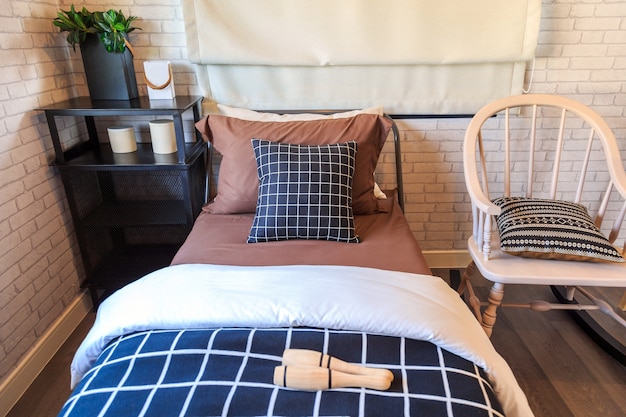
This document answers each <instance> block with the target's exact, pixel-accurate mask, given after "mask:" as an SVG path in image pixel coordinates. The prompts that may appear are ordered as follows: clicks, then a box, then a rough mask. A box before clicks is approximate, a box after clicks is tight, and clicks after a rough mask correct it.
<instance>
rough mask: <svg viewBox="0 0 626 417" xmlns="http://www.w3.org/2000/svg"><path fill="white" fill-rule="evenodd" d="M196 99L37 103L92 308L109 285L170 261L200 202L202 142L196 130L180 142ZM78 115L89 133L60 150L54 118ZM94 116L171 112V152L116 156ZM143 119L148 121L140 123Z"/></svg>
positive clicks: (145, 147)
mask: <svg viewBox="0 0 626 417" xmlns="http://www.w3.org/2000/svg"><path fill="white" fill-rule="evenodd" d="M201 102H202V97H200V96H182V97H176V98H175V99H173V100H153V101H150V100H149V99H148V98H147V97H140V98H138V99H134V100H128V101H91V100H90V99H89V98H88V97H80V98H76V99H71V100H67V101H64V102H61V103H57V104H54V105H51V106H47V107H44V108H41V109H39V110H42V111H44V112H45V115H46V119H47V121H48V126H49V128H50V135H51V137H52V142H53V144H54V149H55V154H56V162H55V164H56V166H57V167H58V168H59V171H60V173H61V178H62V181H63V185H64V187H65V192H66V194H67V199H68V202H69V207H70V211H71V213H72V219H73V221H74V227H75V229H76V236H77V239H78V243H79V246H80V251H81V255H82V258H83V262H84V264H85V272H86V279H85V281H84V282H83V286H84V287H87V288H89V290H90V293H91V297H92V300H93V303H94V308H96V307H97V306H98V304H99V303H100V301H101V300H102V299H103V298H104V297H106V295H108V293H110V292H111V291H113V290H115V289H117V288H120V287H121V286H123V285H125V284H127V283H129V282H131V281H133V280H135V279H137V278H140V277H141V276H143V275H145V274H147V273H149V272H152V271H155V270H156V269H159V268H161V267H164V266H167V265H169V263H170V262H171V260H172V257H173V256H174V254H175V253H176V251H177V250H178V248H179V247H180V245H181V244H182V243H183V242H184V240H185V238H186V236H187V234H188V233H189V231H190V230H191V227H192V225H193V222H194V220H195V218H196V216H197V215H198V214H199V212H200V210H201V208H202V204H203V203H204V201H205V192H206V185H205V182H206V162H207V161H206V157H207V156H206V155H207V146H206V144H205V143H204V142H203V140H202V137H201V135H200V133H199V132H197V131H196V133H195V137H194V139H195V141H194V142H187V143H186V142H185V137H184V130H183V113H185V112H187V111H192V112H193V121H194V122H195V121H197V120H198V119H199V118H200V113H201V108H200V107H201ZM63 116H83V117H84V120H85V123H86V126H87V131H88V139H87V140H84V141H82V142H79V143H77V144H75V145H73V146H72V147H70V148H68V149H64V148H63V144H62V143H61V140H60V136H59V131H58V128H57V118H58V117H63ZM98 116H137V117H139V116H164V118H170V117H171V118H172V119H173V121H174V130H175V132H176V142H177V148H178V150H177V152H175V153H172V154H165V155H163V154H161V155H158V154H154V153H153V152H152V147H151V145H150V144H149V143H147V144H138V145H137V151H136V152H132V153H126V154H116V153H113V152H112V151H111V147H110V145H109V144H108V143H100V142H99V140H98V135H97V132H96V125H95V121H94V118H95V117H98ZM147 123H148V122H147V121H146V124H147Z"/></svg>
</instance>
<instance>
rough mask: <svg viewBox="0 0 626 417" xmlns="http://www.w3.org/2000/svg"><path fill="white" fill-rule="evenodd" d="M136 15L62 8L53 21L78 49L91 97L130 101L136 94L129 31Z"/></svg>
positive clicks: (113, 11)
mask: <svg viewBox="0 0 626 417" xmlns="http://www.w3.org/2000/svg"><path fill="white" fill-rule="evenodd" d="M136 19H137V17H135V16H129V17H126V16H125V15H124V13H122V11H121V10H117V11H116V10H113V9H111V10H108V11H106V12H90V11H88V10H87V9H86V8H84V7H83V8H82V10H80V11H77V10H76V9H75V8H74V5H72V6H71V7H70V10H66V11H64V10H61V11H59V12H58V13H57V17H56V18H55V19H54V20H53V22H52V23H53V24H54V25H55V26H57V27H58V28H59V29H60V30H61V31H62V32H68V34H67V42H68V43H69V44H70V45H72V47H73V48H74V50H76V45H77V44H78V45H79V46H80V52H81V55H82V58H83V65H84V67H85V76H86V78H87V86H88V87H89V95H90V96H91V98H92V100H130V99H133V98H136V97H138V96H139V94H138V91H137V80H136V77H135V67H134V65H133V54H132V52H133V51H132V47H131V46H130V43H129V42H128V34H129V33H130V32H132V31H134V30H135V29H139V28H136V27H133V26H132V23H133V21H135V20H136Z"/></svg>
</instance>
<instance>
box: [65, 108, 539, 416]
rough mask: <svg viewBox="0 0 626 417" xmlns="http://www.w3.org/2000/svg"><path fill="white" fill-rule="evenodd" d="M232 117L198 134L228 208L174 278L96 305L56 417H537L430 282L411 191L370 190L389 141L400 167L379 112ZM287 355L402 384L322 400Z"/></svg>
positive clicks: (221, 206)
mask: <svg viewBox="0 0 626 417" xmlns="http://www.w3.org/2000/svg"><path fill="white" fill-rule="evenodd" d="M221 110H222V113H223V114H221V115H209V116H208V117H206V118H205V119H203V120H201V121H200V122H198V124H197V127H198V129H199V130H200V131H201V132H202V133H203V136H204V137H205V139H206V140H207V141H208V142H210V143H211V145H212V146H213V147H214V148H215V149H216V150H217V151H218V152H219V153H220V154H221V155H222V159H221V163H220V169H219V179H218V184H217V196H215V198H214V199H213V200H212V202H210V203H209V204H207V205H206V206H205V207H204V208H203V210H202V213H200V215H199V216H198V218H197V220H196V222H195V224H194V227H193V229H192V231H191V233H190V234H189V236H188V238H187V240H186V242H185V244H184V245H183V246H182V247H181V249H180V250H179V252H178V253H177V254H176V256H175V257H174V259H173V261H172V264H171V265H170V266H168V267H166V268H163V269H161V270H158V271H155V272H153V273H151V274H149V275H147V276H145V277H143V278H141V279H139V280H137V281H135V282H133V283H131V284H129V285H127V286H126V287H124V288H122V289H121V290H119V291H117V292H116V293H114V294H113V295H111V296H110V297H109V298H107V299H106V300H105V301H104V302H103V303H102V304H101V305H100V307H99V309H98V313H97V318H96V321H95V323H94V327H93V328H92V329H91V331H90V332H89V334H88V335H87V337H86V338H85V340H84V341H83V343H82V344H81V346H80V347H79V349H78V351H77V352H76V356H75V358H74V361H73V362H72V368H71V372H72V386H73V388H74V390H73V393H72V394H71V396H70V398H69V399H68V400H67V402H66V404H65V406H64V407H63V409H62V410H61V412H60V414H59V416H66V417H72V416H118V417H119V416H179V415H180V416H227V415H228V416H231V415H232V416H261V415H263V416H265V415H268V416H269V415H272V416H340V415H341V416H504V415H507V416H510V417H515V416H531V415H532V412H531V410H530V408H529V406H528V402H527V400H526V398H525V396H524V394H523V392H522V391H521V389H520V387H519V385H518V384H517V382H516V380H515V377H514V375H513V373H512V371H511V369H510V368H509V366H508V365H507V363H506V362H505V361H504V359H503V358H502V357H501V356H500V355H498V353H497V352H496V351H495V350H494V348H493V346H492V345H491V343H490V341H489V339H488V338H487V336H486V335H485V333H484V332H483V331H482V329H481V327H480V325H479V324H478V322H477V321H476V320H475V319H474V317H473V316H472V314H471V313H470V311H469V309H468V308H467V306H466V305H465V304H464V303H463V301H462V300H461V298H460V297H459V296H458V294H457V293H456V292H455V291H454V290H452V289H451V288H450V287H449V286H448V285H447V284H446V283H445V282H444V281H443V280H442V279H441V278H438V277H435V276H433V275H432V274H431V271H430V270H429V268H428V266H427V264H426V262H425V260H424V257H423V255H422V253H421V251H420V249H419V245H418V243H417V242H416V241H415V239H414V237H413V235H412V233H411V230H410V228H409V226H408V223H407V222H406V220H405V218H404V215H403V211H402V206H401V204H400V202H401V201H403V196H402V195H401V192H402V187H399V190H396V191H391V192H387V193H385V194H386V198H382V197H383V195H382V194H380V192H379V191H378V190H377V185H376V183H375V181H374V172H375V169H376V166H377V162H378V158H379V155H380V152H381V149H382V147H383V146H384V143H385V141H386V140H387V137H388V136H393V137H394V139H395V141H396V142H395V143H396V145H397V146H396V148H394V149H395V150H396V151H397V152H399V137H398V134H397V129H396V128H395V126H394V123H393V121H392V120H391V119H390V118H388V117H386V116H384V115H382V114H381V111H382V110H381V109H374V110H372V109H367V110H365V111H360V112H345V113H340V114H332V115H324V116H320V115H311V114H306V115H267V114H257V113H254V112H249V111H246V110H242V109H234V108H227V107H225V106H224V107H223V108H221ZM390 131H391V132H393V133H394V134H393V135H389V132H390ZM396 156H397V157H396V158H395V161H396V162H397V163H398V165H397V168H396V172H397V173H398V176H399V177H401V158H400V157H399V156H400V155H399V154H396ZM326 174H328V175H329V177H324V175H326ZM327 183H328V184H330V185H328V186H326V185H325V186H320V184H327ZM294 184H297V186H295V185H294ZM398 184H399V185H401V182H399V183H398ZM398 194H400V195H398ZM303 207H306V209H304V208H303ZM286 349H305V350H307V351H313V352H318V353H319V354H320V355H323V354H328V355H331V356H333V357H334V358H337V359H340V360H342V361H346V362H349V363H354V364H359V365H361V366H365V367H367V368H373V369H387V370H389V371H390V372H391V373H392V374H393V381H392V382H391V385H390V387H389V389H386V390H383V389H374V388H365V387H363V386H358V384H357V386H342V387H336V388H329V387H331V386H334V385H333V383H332V382H331V379H332V376H333V375H335V379H334V380H335V384H337V381H338V380H339V379H338V378H339V375H340V374H338V373H337V372H338V371H337V370H333V371H328V378H329V380H328V386H325V385H324V384H326V381H325V380H324V381H323V385H324V386H323V387H319V389H298V388H291V387H281V386H280V385H281V384H280V381H279V382H276V381H275V380H274V377H273V375H274V372H275V369H276V367H278V366H280V365H281V364H282V361H283V352H284V351H285V350H286ZM320 357H321V356H320ZM307 366H309V365H307ZM324 367H326V365H324V366H322V364H321V363H320V364H317V365H313V367H312V368H303V369H305V370H306V369H309V371H311V369H315V370H316V371H317V370H319V369H320V368H324ZM288 369H289V367H288ZM283 382H284V383H287V380H286V379H285V381H283ZM287 385H289V384H287Z"/></svg>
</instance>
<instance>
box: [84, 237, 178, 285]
mask: <svg viewBox="0 0 626 417" xmlns="http://www.w3.org/2000/svg"><path fill="white" fill-rule="evenodd" d="M179 247H180V245H173V244H172V245H129V246H126V247H123V248H116V249H115V250H113V251H111V252H110V253H109V254H107V256H105V257H104V260H103V261H102V262H101V263H100V264H99V265H97V266H96V267H95V268H94V271H93V274H92V276H91V277H90V278H88V279H87V280H85V281H84V282H83V285H82V286H83V287H87V288H90V289H117V288H121V287H122V286H124V285H125V284H128V283H130V282H132V281H135V280H137V279H139V278H141V277H143V276H144V275H147V274H149V273H150V272H153V271H156V270H157V269H160V268H163V267H166V266H168V265H169V264H170V262H171V261H172V259H173V258H174V255H175V254H176V251H177V250H178V248H179Z"/></svg>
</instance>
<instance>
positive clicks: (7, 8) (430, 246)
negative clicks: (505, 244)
mask: <svg viewBox="0 0 626 417" xmlns="http://www.w3.org/2000/svg"><path fill="white" fill-rule="evenodd" d="M72 3H74V4H75V5H76V6H77V7H82V4H85V5H86V6H87V7H88V8H89V9H90V10H104V9H108V8H111V7H113V8H116V9H122V10H123V11H124V12H125V13H126V14H132V15H136V16H140V18H141V19H139V20H138V21H137V26H140V27H142V29H143V30H142V31H135V32H134V33H133V34H131V42H132V43H133V45H134V47H135V50H136V57H135V69H136V72H137V79H138V82H139V84H140V93H141V94H145V93H146V90H145V85H144V84H143V67H142V66H143V61H144V60H146V59H169V60H172V62H173V63H174V69H175V83H176V92H177V94H180V95H182V94H199V93H200V90H199V88H198V86H197V84H196V78H195V74H194V70H193V67H192V66H191V65H190V64H189V63H187V62H186V61H185V58H186V55H187V54H186V50H185V38H184V35H183V30H184V25H183V21H182V10H181V8H180V0H86V1H84V2H83V1H81V0H77V1H70V0H62V1H55V0H31V1H24V0H8V2H7V1H4V2H3V3H2V6H3V7H1V8H0V71H1V76H0V249H1V250H0V311H1V313H0V379H2V378H4V377H6V375H7V374H8V373H9V372H10V371H11V370H12V369H13V368H14V367H15V366H16V364H17V363H18V362H19V360H20V359H21V358H22V357H23V355H24V354H25V353H26V352H27V350H28V348H29V347H30V346H31V345H32V343H33V342H34V341H35V340H36V339H37V338H38V337H39V336H40V335H41V334H42V333H43V332H44V331H45V330H46V328H47V326H48V325H49V324H50V323H51V321H52V320H54V318H55V317H56V316H57V315H58V314H59V313H60V312H61V311H62V310H63V309H64V308H65V307H66V306H67V305H68V303H69V302H70V301H71V300H72V299H73V298H74V297H75V296H76V294H77V293H78V291H79V288H78V285H79V282H80V279H81V278H82V276H83V272H82V265H81V262H80V258H79V256H78V249H77V245H76V241H75V238H74V234H73V229H72V225H71V221H70V216H69V212H68V209H67V203H66V201H65V196H64V192H63V188H62V186H61V184H60V180H59V177H58V173H57V171H56V170H55V169H54V168H51V167H49V166H48V163H49V161H51V160H52V150H51V143H50V138H49V133H48V128H47V125H46V124H45V120H44V118H43V116H42V114H41V113H39V112H35V111H33V109H34V108H36V107H38V106H43V105H46V104H50V103H53V102H59V101H62V100H64V99H66V98H68V97H71V96H76V95H86V94H87V89H86V86H85V81H84V76H83V74H82V62H81V61H80V54H79V53H78V52H76V53H75V52H73V51H72V50H71V48H68V47H66V44H65V39H64V36H63V35H62V34H59V33H58V32H57V31H56V29H55V28H54V27H53V25H52V23H51V21H52V19H53V18H54V17H55V15H56V11H57V9H58V8H62V9H68V8H69V5H70V4H72ZM543 3H544V4H543V18H542V22H541V33H540V37H539V47H538V49H537V59H536V62H535V72H534V76H533V84H532V87H531V92H545V93H557V94H563V95H567V96H570V97H573V98H576V99H578V100H580V101H582V102H584V103H586V104H588V105H591V106H592V107H593V108H595V109H596V110H597V111H598V112H599V113H600V114H601V115H603V116H604V117H605V118H606V119H607V121H608V123H609V125H610V126H611V127H612V128H613V129H614V130H615V133H616V135H617V137H618V138H619V140H620V147H621V149H622V157H623V159H624V160H626V139H625V136H626V117H625V116H626V115H625V114H624V106H626V84H625V82H626V2H624V1H623V0H544V2H543ZM62 123H63V126H65V129H66V136H67V137H71V136H73V135H75V134H83V133H82V132H84V128H83V127H82V126H81V125H76V123H77V121H76V120H72V119H69V120H63V122H62ZM398 124H399V127H400V129H401V135H402V145H403V150H404V166H403V169H404V174H405V182H404V184H405V191H406V215H407V218H408V220H409V222H410V224H411V227H412V229H413V231H414V234H415V236H416V238H417V239H418V240H419V241H420V243H421V245H422V247H423V248H424V249H426V250H446V249H464V248H465V241H466V239H467V237H468V235H469V233H470V228H471V225H470V222H469V218H470V214H469V203H468V199H467V196H466V194H465V185H464V181H463V176H462V164H461V157H460V149H461V142H462V137H463V132H464V129H465V126H466V124H467V120H464V119H432V120H401V121H399V123H398ZM392 173H393V158H392V156H391V155H390V154H389V152H385V154H384V155H383V158H382V162H381V165H380V167H379V173H378V177H379V178H378V180H379V181H380V182H381V183H383V184H385V183H390V182H391V181H392V178H393V176H392Z"/></svg>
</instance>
